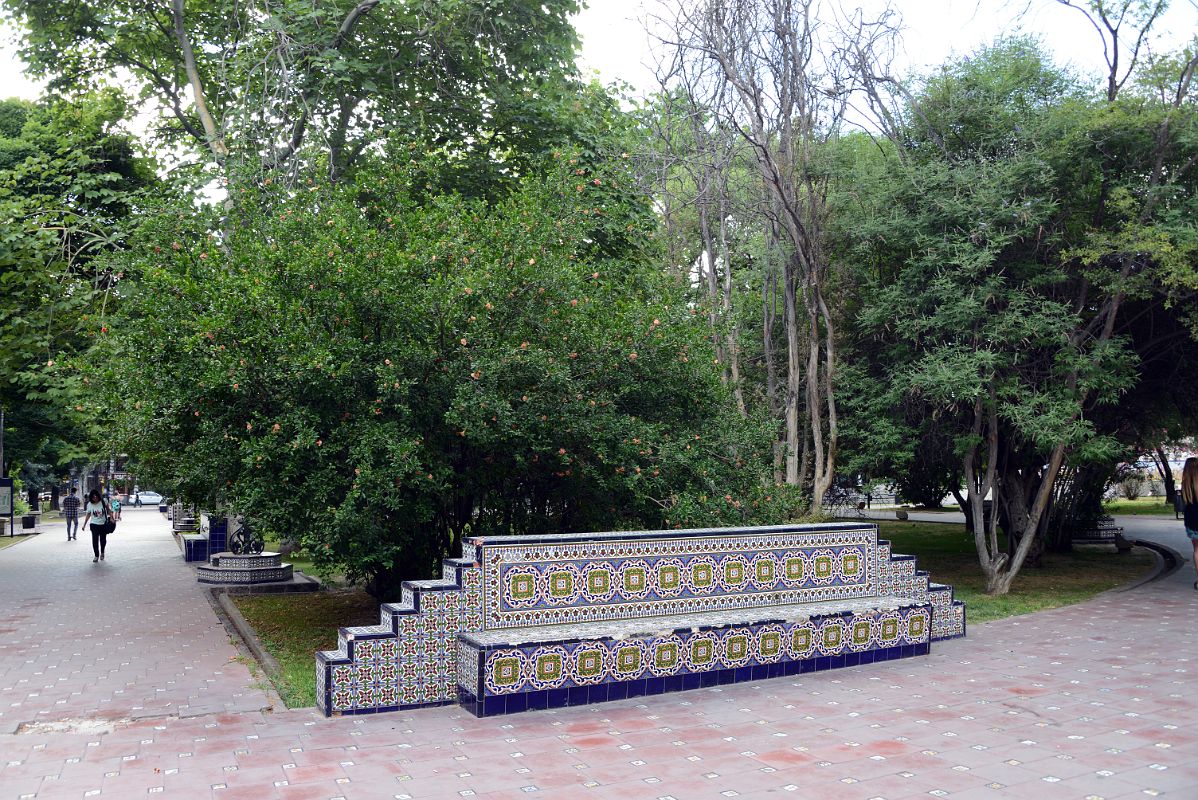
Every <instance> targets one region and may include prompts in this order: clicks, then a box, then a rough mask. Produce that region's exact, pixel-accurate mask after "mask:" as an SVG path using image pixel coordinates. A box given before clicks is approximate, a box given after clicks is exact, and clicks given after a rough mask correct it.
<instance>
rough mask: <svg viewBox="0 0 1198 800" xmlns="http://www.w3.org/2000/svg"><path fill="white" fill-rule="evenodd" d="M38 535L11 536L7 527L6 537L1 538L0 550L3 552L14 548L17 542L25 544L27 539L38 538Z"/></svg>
mask: <svg viewBox="0 0 1198 800" xmlns="http://www.w3.org/2000/svg"><path fill="white" fill-rule="evenodd" d="M36 535H37V534H35V533H29V534H20V533H18V534H17V535H16V536H9V535H8V531H7V526H6V530H5V532H4V535H3V536H0V550H3V549H4V548H6V547H12V546H13V545H14V544H16V543H17V542H23V541H25V540H26V539H28V538H29V537H30V536H36Z"/></svg>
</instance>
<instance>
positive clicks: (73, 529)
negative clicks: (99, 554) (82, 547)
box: [62, 486, 79, 542]
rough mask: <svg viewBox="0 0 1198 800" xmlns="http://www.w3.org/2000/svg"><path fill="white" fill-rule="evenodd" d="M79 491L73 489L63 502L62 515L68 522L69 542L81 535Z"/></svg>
mask: <svg viewBox="0 0 1198 800" xmlns="http://www.w3.org/2000/svg"><path fill="white" fill-rule="evenodd" d="M77 491H78V489H76V488H75V487H73V486H72V487H71V494H70V495H69V496H68V497H66V498H64V499H63V501H62V515H63V516H64V517H65V518H66V520H67V541H68V542H69V541H71V540H72V539H74V538H75V537H76V536H77V535H78V534H79V498H78V497H76V496H75V492H77Z"/></svg>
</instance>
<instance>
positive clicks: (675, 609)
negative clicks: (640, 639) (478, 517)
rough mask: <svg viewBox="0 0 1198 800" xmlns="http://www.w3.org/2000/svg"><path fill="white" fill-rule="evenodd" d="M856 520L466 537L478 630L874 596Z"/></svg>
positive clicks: (872, 547) (871, 562)
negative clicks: (475, 571) (476, 583)
mask: <svg viewBox="0 0 1198 800" xmlns="http://www.w3.org/2000/svg"><path fill="white" fill-rule="evenodd" d="M877 549H878V547H877V529H876V528H874V527H873V526H872V525H868V526H863V525H855V524H837V525H821V526H818V529H814V526H778V527H770V528H749V529H741V530H731V531H730V530H689V531H651V532H625V533H612V534H580V535H578V536H577V537H575V536H555V537H544V538H533V537H511V538H491V539H479V538H475V539H467V540H466V553H467V557H471V556H473V558H474V561H475V563H477V564H480V565H481V566H482V571H483V576H482V579H483V581H482V582H483V618H482V627H483V629H484V630H497V629H503V628H523V627H534V626H541V625H562V624H571V623H581V622H597V621H603V620H615V619H627V618H637V617H655V616H663V615H673V614H691V613H696V614H697V613H703V612H705V611H730V610H734V609H742V608H757V607H762V606H775V605H789V604H794V603H807V602H817V601H822V600H844V599H858V598H863V597H874V596H877V594H878V592H877V583H878V581H877V576H876V573H877Z"/></svg>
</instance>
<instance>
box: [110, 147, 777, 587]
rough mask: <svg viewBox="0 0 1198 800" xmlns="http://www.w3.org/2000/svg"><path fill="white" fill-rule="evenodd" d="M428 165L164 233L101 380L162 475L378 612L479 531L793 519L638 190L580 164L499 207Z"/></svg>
mask: <svg viewBox="0 0 1198 800" xmlns="http://www.w3.org/2000/svg"><path fill="white" fill-rule="evenodd" d="M411 169H412V170H413V172H408V171H406V170H400V171H392V172H390V173H388V174H384V173H375V174H370V175H364V176H362V177H360V178H359V180H358V181H357V183H356V184H355V185H353V186H349V187H340V188H325V187H321V186H311V187H310V189H309V191H302V192H298V193H290V194H287V193H283V192H277V191H273V190H272V187H270V186H264V187H262V188H261V189H260V190H258V191H252V192H251V191H246V192H244V193H238V194H236V195H235V196H234V197H233V198H232V202H231V204H230V205H231V207H230V208H227V209H221V211H222V213H223V215H224V216H223V219H222V218H218V216H217V215H216V214H215V213H213V214H207V213H200V214H196V213H191V212H189V213H185V214H182V215H181V214H179V213H177V212H176V213H171V214H166V213H164V214H162V215H160V217H159V220H158V221H157V222H156V223H155V224H154V225H152V226H149V227H148V228H147V229H146V230H145V231H143V233H142V241H141V242H140V243H139V244H138V245H137V246H136V247H135V248H134V249H133V250H132V251H130V252H129V253H128V254H126V255H125V256H124V261H123V264H122V265H121V266H122V268H123V269H125V270H126V272H127V273H129V274H131V275H139V276H140V279H139V283H138V285H137V291H136V293H135V294H134V295H133V297H132V298H131V300H130V301H129V302H128V303H127V304H126V305H125V307H124V311H123V318H122V319H120V320H119V321H117V322H115V323H114V324H113V325H112V327H113V333H112V334H111V335H110V336H109V337H107V342H108V344H107V346H108V347H109V348H110V352H109V354H108V357H106V358H105V359H104V363H106V364H108V365H109V369H110V373H109V374H108V375H107V376H106V379H105V380H103V381H101V382H102V383H103V384H104V385H105V386H106V387H107V389H108V396H107V400H105V401H104V402H105V404H106V407H107V409H108V411H107V412H106V413H107V414H108V415H111V416H113V417H114V418H116V419H118V420H119V423H118V427H119V429H120V431H121V435H122V441H123V442H124V444H125V446H126V447H127V448H128V451H129V452H130V453H131V454H134V455H135V457H136V459H137V461H138V464H139V469H140V474H142V475H144V476H145V477H146V478H147V479H148V480H151V481H152V482H153V483H154V485H156V486H164V487H166V486H172V487H175V488H176V489H177V490H178V491H179V493H181V494H182V495H183V496H186V497H189V498H192V499H193V500H195V501H197V502H200V503H203V504H212V503H214V502H217V501H221V502H224V503H227V504H228V505H230V506H231V507H233V508H235V509H237V510H239V511H241V512H242V513H245V514H247V515H249V516H250V517H251V518H252V519H254V520H255V521H256V522H257V524H258V525H259V526H261V527H262V528H263V529H264V530H266V531H269V532H273V533H275V534H278V535H283V536H287V537H290V538H294V539H297V540H298V541H300V542H301V543H302V544H303V546H304V547H306V548H307V549H308V550H309V552H311V553H312V556H313V558H314V559H315V561H316V562H317V563H318V564H320V565H324V566H326V567H328V568H331V569H332V568H339V569H344V570H346V571H347V573H348V574H349V575H350V576H351V577H353V578H357V579H364V580H365V581H366V583H367V585H368V586H369V588H371V590H372V591H374V592H375V593H376V594H378V595H380V596H387V595H389V594H390V593H392V592H394V591H395V590H397V586H398V581H399V580H401V579H408V578H417V577H427V575H428V574H430V573H431V572H432V571H433V569H434V567H435V564H436V560H437V559H438V558H440V557H442V556H445V555H457V554H458V548H459V546H460V539H461V537H462V536H463V535H464V534H482V535H499V534H507V533H555V532H566V531H579V530H603V529H612V528H629V527H653V528H656V527H662V526H669V527H674V526H690V525H699V524H718V523H733V522H736V523H743V522H751V521H756V520H767V521H780V519H781V518H783V517H784V515H785V505H786V504H785V503H784V502H783V498H782V497H781V496H779V495H778V493H777V492H776V491H774V490H773V487H772V486H767V485H766V481H765V477H766V475H767V470H766V466H767V465H766V459H767V458H768V454H769V436H768V432H767V428H766V426H765V425H764V424H763V423H761V422H760V421H758V420H752V419H748V420H746V419H743V418H741V417H740V416H739V415H738V414H736V412H735V410H734V407H733V406H732V405H731V404H730V403H729V400H728V397H727V393H726V392H725V390H724V388H723V387H722V386H721V385H720V382H719V378H718V375H717V373H716V371H715V369H714V368H713V366H712V353H711V352H710V350H709V347H708V344H707V342H706V340H705V339H704V337H703V326H702V325H701V324H700V322H698V321H697V320H695V318H694V315H693V314H692V312H691V310H690V309H689V308H688V307H687V305H686V303H685V300H684V298H683V296H682V294H681V292H680V290H679V289H678V288H677V287H676V286H674V285H673V284H672V283H671V282H670V281H669V280H667V279H666V278H665V277H664V276H662V275H660V274H659V273H658V272H656V271H655V269H654V268H653V267H652V266H651V265H650V259H649V258H647V257H646V256H645V253H646V249H647V248H648V247H651V246H652V239H653V237H652V229H651V228H650V227H649V225H650V224H651V222H652V217H651V215H650V214H648V213H647V210H646V209H645V208H644V207H643V206H641V205H640V204H638V203H637V202H636V201H634V200H633V199H631V197H630V196H626V195H624V194H622V192H621V187H620V182H621V175H620V174H618V173H609V172H603V171H597V170H594V169H592V168H591V167H589V166H586V165H584V164H582V163H580V162H579V161H578V159H573V158H570V157H568V156H559V157H558V158H557V159H556V160H555V161H554V163H553V164H552V165H551V167H550V168H549V169H548V170H547V172H548V175H547V177H539V178H529V179H526V180H525V181H524V182H523V183H522V185H521V187H520V189H519V190H518V191H516V192H515V193H513V194H512V195H511V196H510V197H509V198H508V199H506V200H504V201H502V202H500V203H498V204H497V205H494V206H488V205H485V204H483V203H481V202H473V201H466V200H462V199H460V198H456V197H433V198H427V197H422V198H421V199H420V202H419V204H417V202H416V201H414V200H413V199H412V191H413V190H412V188H411V187H412V180H411V177H412V175H414V174H416V173H415V170H416V169H417V166H416V165H413V166H412V167H411ZM220 230H223V233H217V232H216V231H220Z"/></svg>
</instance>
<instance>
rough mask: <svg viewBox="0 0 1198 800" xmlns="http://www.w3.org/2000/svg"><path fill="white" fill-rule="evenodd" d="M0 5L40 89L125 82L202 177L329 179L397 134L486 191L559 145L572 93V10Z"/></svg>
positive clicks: (339, 3) (527, 6) (572, 6)
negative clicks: (311, 172) (437, 154)
mask: <svg viewBox="0 0 1198 800" xmlns="http://www.w3.org/2000/svg"><path fill="white" fill-rule="evenodd" d="M3 5H4V7H5V8H6V9H7V10H8V12H9V14H10V16H11V18H12V19H14V20H15V21H16V22H17V23H19V24H20V25H21V26H23V27H24V28H25V29H26V30H27V31H28V35H27V38H26V40H25V47H24V49H23V50H22V55H23V57H24V58H25V59H26V61H27V62H28V63H29V64H30V65H31V68H32V69H33V71H34V72H35V73H36V74H38V75H40V76H43V77H48V78H50V86H51V88H52V89H53V90H56V91H58V90H62V91H74V90H78V89H81V88H91V87H95V86H97V85H101V84H103V83H104V82H106V81H110V80H112V79H113V78H114V77H116V76H121V80H124V81H132V82H133V83H134V84H135V85H136V87H137V90H138V91H139V93H140V97H141V98H142V99H143V100H147V101H151V102H152V103H154V104H155V105H156V106H157V107H158V108H160V109H161V111H162V127H161V129H160V131H159V132H160V134H161V135H162V137H163V138H164V144H165V145H167V146H169V145H170V144H172V143H173V144H177V145H181V146H182V147H183V148H185V151H187V152H191V153H195V154H196V155H197V156H198V159H199V163H200V164H201V165H202V166H203V175H204V176H205V177H207V178H211V177H212V176H213V174H214V173H215V174H217V175H220V176H223V177H225V178H238V179H239V178H241V177H245V176H246V175H248V174H252V173H253V172H254V171H256V170H257V168H258V167H259V166H261V168H263V169H265V170H267V171H268V172H274V173H277V177H278V176H281V177H288V176H291V177H294V176H296V175H300V174H304V175H307V174H308V173H307V171H306V169H305V168H306V167H308V166H312V165H319V166H320V167H321V168H322V169H323V170H324V171H325V173H326V176H327V179H330V180H338V179H340V178H341V177H342V176H344V175H346V174H347V172H348V171H350V170H352V169H353V167H354V166H355V165H356V164H357V163H358V162H359V161H360V160H361V159H362V158H363V157H364V156H365V155H367V154H371V153H376V154H377V150H378V148H379V147H380V146H381V142H382V141H383V140H384V139H385V138H386V137H387V136H388V135H399V136H402V138H404V139H414V140H419V141H421V142H422V143H424V144H425V146H426V148H427V149H429V150H439V151H442V152H445V153H446V154H447V155H449V156H450V157H451V158H452V159H453V160H454V161H455V162H456V168H457V174H458V176H459V178H461V177H463V176H469V177H470V179H471V181H472V186H471V188H472V190H473V192H474V193H477V192H482V191H487V190H489V189H490V187H491V186H493V184H494V183H496V182H497V181H501V180H503V179H504V177H505V176H508V177H510V175H512V174H513V173H519V172H520V171H522V170H523V168H524V167H525V166H526V164H527V162H525V161H524V160H523V159H524V158H525V157H526V156H527V155H528V154H531V153H538V152H540V151H542V150H544V149H546V148H545V146H544V143H545V142H547V141H553V140H555V137H556V138H558V139H560V138H562V136H559V134H562V132H563V131H564V130H568V125H567V124H566V123H567V122H568V115H567V114H564V113H561V112H562V111H563V110H564V107H566V106H568V104H570V103H571V102H573V100H574V99H575V94H576V93H575V91H574V89H573V87H572V85H571V83H570V79H571V78H572V76H573V74H574V72H573V70H574V67H573V57H574V49H575V47H576V45H577V39H576V36H575V34H574V31H573V29H572V27H571V26H570V22H569V16H570V14H572V13H574V12H575V11H577V10H578V3H577V2H576V0H547V2H541V1H540V0H538V1H537V2H530V0H352V1H348V0H320V1H319V2H312V0H251V1H250V2H243V1H242V0H236V1H234V0H190V1H189V2H184V0H170V2H156V1H154V0H115V1H114V2H110V1H108V0H105V1H104V2H99V1H98V0H81V1H80V2H71V3H44V2H40V0H5V2H4V4H3ZM247 165H248V167H249V168H250V169H249V170H247V169H246V167H247ZM458 188H460V189H462V190H465V188H466V186H465V185H459V187H458Z"/></svg>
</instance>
